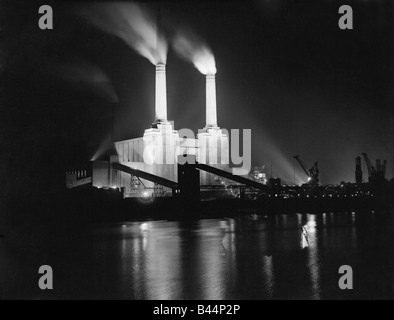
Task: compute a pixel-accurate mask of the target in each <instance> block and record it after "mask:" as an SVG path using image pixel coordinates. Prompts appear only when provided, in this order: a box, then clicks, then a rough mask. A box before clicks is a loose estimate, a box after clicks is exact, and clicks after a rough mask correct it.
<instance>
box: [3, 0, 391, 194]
mask: <svg viewBox="0 0 394 320" xmlns="http://www.w3.org/2000/svg"><path fill="white" fill-rule="evenodd" d="M2 3H3V6H4V9H3V15H4V16H3V17H2V24H1V26H2V31H1V39H0V40H1V41H2V46H1V47H2V48H3V49H4V50H5V51H6V54H7V57H6V60H5V66H4V71H3V73H2V80H1V84H2V98H1V99H2V102H1V106H0V108H1V120H0V121H1V122H2V123H1V125H2V140H1V141H0V142H1V150H2V152H3V154H2V161H1V163H2V167H0V169H1V170H2V171H1V172H0V173H2V174H5V175H7V173H6V172H7V168H8V170H9V169H12V170H13V172H18V173H19V174H17V175H16V176H15V178H14V179H12V181H10V182H8V183H10V184H11V185H12V187H13V188H18V187H19V186H21V185H25V184H26V182H28V184H29V186H31V187H32V188H34V186H37V188H39V187H40V186H42V184H43V183H48V184H51V185H54V186H55V185H56V186H58V187H59V188H63V186H64V171H65V170H67V169H72V168H79V167H80V166H81V165H84V164H86V162H87V161H89V160H90V159H91V158H92V156H93V155H94V154H95V153H96V152H97V150H98V149H100V147H102V146H103V144H105V141H108V140H110V139H111V137H113V138H114V139H115V140H120V139H129V138H135V137H139V136H142V134H143V131H144V130H145V129H146V128H148V127H149V126H150V125H151V123H152V121H153V118H154V66H153V65H151V64H150V63H149V62H148V61H147V60H146V59H144V58H142V57H140V56H139V55H138V54H136V53H135V52H134V51H133V50H132V49H131V48H129V47H128V46H127V45H126V44H125V43H124V42H122V40H120V39H118V38H116V37H114V36H110V35H107V34H104V33H103V32H101V31H99V30H98V29H96V28H94V27H92V26H90V25H88V24H87V23H86V22H85V21H83V20H81V19H80V18H79V17H78V16H77V15H76V14H75V10H76V9H77V8H78V5H77V3H76V2H61V1H58V2H56V3H54V4H53V8H54V12H55V29H54V30H52V31H41V30H39V29H38V27H37V22H38V13H37V12H38V7H39V5H41V4H42V3H40V2H34V1H30V0H29V1H22V0H10V1H2ZM48 3H51V2H48ZM342 4H345V3H344V2H343V1H335V0H330V1H328V0H327V1H325V0H319V1H316V0H308V1H305V0H304V1H297V0H276V1H273V0H271V1H270V0H260V1H253V2H252V1H251V2H246V1H239V2H228V1H219V2H201V1H198V2H197V1H195V2H194V1H175V2H164V3H162V4H161V10H162V16H163V28H164V30H165V31H166V32H167V33H168V35H171V31H172V30H173V28H174V27H175V26H177V25H179V24H182V25H187V26H189V27H191V28H192V29H194V30H195V31H196V32H197V33H198V34H199V35H200V36H201V37H202V38H203V39H204V40H206V42H207V43H208V44H209V45H210V47H211V48H212V50H213V52H214V54H215V57H216V62H217V68H218V74H217V95H218V110H219V111H218V113H219V114H218V119H219V125H220V126H221V127H223V128H226V129H252V135H253V145H252V157H253V161H254V164H255V165H259V166H260V165H263V164H264V165H266V166H267V168H268V172H270V171H271V167H272V170H273V173H274V175H275V176H279V177H282V178H283V179H284V180H285V181H289V182H292V180H293V160H292V156H294V155H296V154H299V155H301V157H302V158H303V159H304V160H305V162H307V163H310V164H312V163H313V162H314V161H319V162H320V167H321V180H322V182H323V183H339V182H340V181H342V180H345V181H351V182H353V181H354V170H355V168H354V159H355V157H356V156H357V155H359V154H360V153H362V152H368V153H369V154H370V157H371V158H372V159H376V158H383V159H387V160H389V162H390V171H389V177H390V178H391V172H392V169H391V162H392V153H393V152H392V147H391V146H392V137H391V136H390V107H391V103H390V97H391V94H390V87H391V81H392V80H391V75H392V67H391V59H392V55H393V54H392V49H391V47H390V46H391V43H392V42H393V41H394V38H393V37H392V34H391V27H392V19H393V14H392V13H393V11H392V8H391V4H390V1H389V0H387V1H383V0H382V1H380V0H376V1H373V0H370V1H366V0H365V1H360V0H358V1H346V4H351V5H352V6H353V9H354V14H355V17H354V27H355V29H354V30H347V31H342V30H340V29H339V28H338V19H339V14H338V9H339V7H340V5H342ZM147 5H148V6H149V4H147ZM150 7H151V8H152V9H153V11H154V10H155V5H154V4H152V5H151V6H150ZM75 64H77V65H80V66H81V65H82V66H84V67H82V70H91V69H89V68H88V69H87V67H86V66H87V65H89V66H98V67H99V68H100V69H101V70H103V71H104V73H105V74H107V76H108V79H109V80H110V81H111V82H112V86H113V88H114V91H115V92H116V93H117V96H118V98H119V102H118V103H111V102H110V101H109V100H113V96H112V95H110V94H108V90H107V88H106V87H103V86H99V87H98V86H97V85H92V84H91V83H94V81H93V80H94V79H97V75H86V76H84V75H83V71H81V72H79V73H78V74H79V78H78V77H76V78H72V77H71V79H70V76H69V73H70V71H69V69H70V68H71V67H70V66H71V65H75ZM73 70H74V73H75V69H73ZM167 70H168V73H167V81H168V84H167V85H168V108H169V109H168V112H169V118H170V119H171V120H174V121H175V126H176V129H181V128H191V129H193V130H197V129H200V128H202V127H203V126H204V125H205V79H204V77H203V76H202V75H201V74H199V73H198V71H197V70H196V69H194V67H193V66H192V65H191V64H189V63H187V62H185V61H183V60H181V59H179V58H178V57H177V56H176V54H175V53H174V52H173V50H171V49H170V51H169V55H168V65H167ZM91 79H93V80H92V81H90V80H91ZM112 123H114V124H115V126H114V127H115V129H114V130H113V132H112V129H111V128H112ZM4 164H5V165H4ZM297 171H298V172H299V175H300V176H301V177H302V174H301V172H300V170H299V169H297ZM8 172H9V171H8ZM11 185H10V188H11ZM55 189H56V188H55ZM10 190H11V189H10Z"/></svg>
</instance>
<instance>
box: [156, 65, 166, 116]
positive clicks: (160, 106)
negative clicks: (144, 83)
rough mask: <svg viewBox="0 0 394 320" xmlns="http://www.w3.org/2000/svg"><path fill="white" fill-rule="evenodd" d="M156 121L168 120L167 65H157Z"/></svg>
mask: <svg viewBox="0 0 394 320" xmlns="http://www.w3.org/2000/svg"><path fill="white" fill-rule="evenodd" d="M155 112H156V115H155V117H156V123H161V122H167V82H166V65H165V64H164V63H159V64H157V65H156V106H155Z"/></svg>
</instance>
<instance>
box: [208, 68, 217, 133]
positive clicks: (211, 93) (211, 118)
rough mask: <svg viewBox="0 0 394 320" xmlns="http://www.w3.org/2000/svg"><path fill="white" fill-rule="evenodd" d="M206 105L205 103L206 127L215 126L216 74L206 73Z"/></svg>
mask: <svg viewBox="0 0 394 320" xmlns="http://www.w3.org/2000/svg"><path fill="white" fill-rule="evenodd" d="M206 94H207V105H206V108H207V110H206V112H207V114H206V117H207V123H206V128H217V127H218V121H217V110H216V76H215V75H214V74H208V75H207V93H206Z"/></svg>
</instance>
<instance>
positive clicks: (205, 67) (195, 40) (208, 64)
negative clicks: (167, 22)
mask: <svg viewBox="0 0 394 320" xmlns="http://www.w3.org/2000/svg"><path fill="white" fill-rule="evenodd" d="M173 47H174V49H175V51H176V52H177V54H178V55H179V56H180V57H181V58H183V59H185V60H187V61H190V62H192V63H193V64H194V66H195V67H196V68H197V70H198V71H200V72H201V73H202V74H204V75H208V74H212V75H213V74H216V72H217V70H216V62H215V56H214V55H213V53H212V51H211V49H210V48H209V47H208V46H207V45H206V44H205V43H204V42H203V41H202V40H201V39H200V38H199V37H198V36H197V35H195V34H194V33H193V32H191V31H184V30H182V31H178V32H177V34H176V35H175V37H174V40H173Z"/></svg>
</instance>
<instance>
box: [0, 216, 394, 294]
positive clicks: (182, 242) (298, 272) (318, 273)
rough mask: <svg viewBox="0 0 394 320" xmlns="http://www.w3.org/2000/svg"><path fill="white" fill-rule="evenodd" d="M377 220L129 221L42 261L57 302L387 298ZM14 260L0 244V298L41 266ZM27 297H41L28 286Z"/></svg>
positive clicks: (390, 259)
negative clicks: (344, 278)
mask: <svg viewBox="0 0 394 320" xmlns="http://www.w3.org/2000/svg"><path fill="white" fill-rule="evenodd" d="M379 221H380V220H379V219H378V218H377V217H376V215H375V216H374V215H368V214H365V215H364V216H360V215H359V214H354V213H342V214H339V213H338V214H334V213H330V212H327V213H322V214H317V215H312V214H297V215H288V216H285V215H282V216H274V217H266V218H259V219H257V220H256V219H246V218H244V219H217V220H200V221H195V222H188V223H186V222H169V221H150V222H133V223H127V224H120V225H112V226H101V227H100V228H96V229H95V232H94V234H93V236H91V235H90V234H89V235H88V236H87V237H86V238H87V239H88V240H86V239H85V240H83V242H82V238H78V239H75V240H72V238H69V239H68V241H63V240H61V241H58V242H56V241H53V242H51V243H50V244H49V247H48V248H47V250H48V252H45V254H44V257H45V262H48V264H50V265H52V266H53V267H54V269H55V270H57V273H56V275H57V278H56V279H57V286H58V288H57V291H56V298H63V297H65V298H81V297H87V298H110V299H161V300H167V299H343V298H346V299H352V298H354V299H360V298H361V299H374V298H384V299H392V298H394V294H393V292H394V246H393V245H392V243H393V240H394V239H393V238H394V228H393V224H392V222H390V223H386V222H382V223H379ZM59 246H60V248H61V249H59ZM10 253H12V251H10V250H9V251H8V252H7V250H4V246H3V247H2V246H1V243H0V259H1V261H2V263H1V264H0V284H1V285H2V288H1V289H2V290H8V291H7V292H6V291H1V290H0V297H1V295H3V296H4V295H6V293H7V294H8V295H10V293H11V294H14V296H16V297H18V294H19V292H21V290H26V288H25V287H23V286H24V284H25V283H27V282H29V281H30V274H28V273H27V272H30V273H31V274H33V276H36V269H35V268H36V265H39V264H42V259H41V257H39V258H37V261H34V266H33V267H34V268H31V266H30V265H25V266H23V265H21V264H20V263H18V261H17V260H15V259H14V256H12V255H10ZM29 259H30V257H29ZM341 265H350V266H352V267H353V269H354V273H355V280H354V282H355V290H353V291H352V292H343V291H341V290H339V288H338V280H339V275H338V269H339V267H340V266H341ZM15 270H17V271H15ZM18 270H19V271H18ZM5 274H7V277H6V276H5ZM9 275H14V278H11V277H9ZM27 275H28V276H29V277H28V276H27ZM15 279H17V280H18V282H19V283H20V287H18V286H15V282H12V281H14V280H15ZM15 281H16V280H15ZM11 282H12V283H11ZM30 282H31V281H30ZM12 288H15V292H11V291H12ZM21 288H22V289H21ZM64 288H66V289H67V290H65V289H64ZM10 290H11V291H10ZM25 296H26V297H27V298H37V297H38V298H42V297H44V298H45V297H46V296H45V295H44V296H43V294H42V293H41V292H39V291H37V289H36V286H35V285H34V283H33V284H32V289H31V292H28V293H26V295H25Z"/></svg>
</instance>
